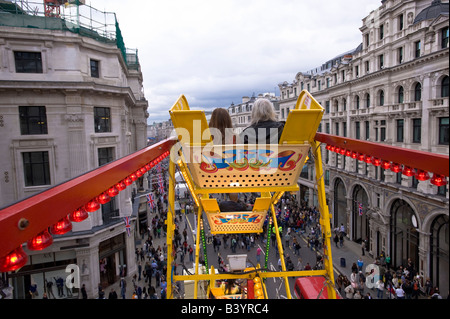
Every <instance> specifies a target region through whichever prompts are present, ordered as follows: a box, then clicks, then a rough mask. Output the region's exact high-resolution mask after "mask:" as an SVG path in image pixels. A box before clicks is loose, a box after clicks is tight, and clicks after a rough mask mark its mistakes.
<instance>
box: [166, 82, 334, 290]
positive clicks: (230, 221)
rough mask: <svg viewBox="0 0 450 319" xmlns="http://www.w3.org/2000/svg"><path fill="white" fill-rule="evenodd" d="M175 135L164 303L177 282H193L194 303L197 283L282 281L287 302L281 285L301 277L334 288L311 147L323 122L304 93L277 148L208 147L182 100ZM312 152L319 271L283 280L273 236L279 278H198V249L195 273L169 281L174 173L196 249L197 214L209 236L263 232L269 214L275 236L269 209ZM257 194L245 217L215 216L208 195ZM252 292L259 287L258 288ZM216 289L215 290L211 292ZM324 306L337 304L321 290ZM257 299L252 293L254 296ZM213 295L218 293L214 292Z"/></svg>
mask: <svg viewBox="0 0 450 319" xmlns="http://www.w3.org/2000/svg"><path fill="white" fill-rule="evenodd" d="M169 113H170V116H171V119H172V123H173V125H174V128H175V130H176V134H177V139H178V142H177V143H176V144H175V146H174V147H173V148H172V151H171V161H170V164H169V175H170V176H171V178H170V179H169V198H168V199H169V212H168V216H167V247H168V267H167V268H168V276H167V279H168V283H167V290H168V291H167V296H171V293H170V290H171V284H172V282H173V281H178V280H194V281H195V282H196V285H195V286H194V287H195V289H196V290H195V293H194V296H195V297H197V282H198V281H200V280H210V281H213V280H216V279H221V278H224V279H226V278H230V279H236V278H241V279H247V280H248V279H251V280H253V279H254V278H255V276H256V275H257V277H258V278H269V277H282V278H284V279H285V287H286V293H287V297H288V298H291V294H290V289H289V284H288V280H287V277H289V276H306V275H309V276H310V275H325V276H327V277H328V279H329V282H334V277H333V266H332V259H331V248H330V237H331V229H330V214H329V211H328V207H327V205H326V201H325V185H324V182H323V169H322V160H321V154H320V147H319V145H320V143H318V142H316V141H315V140H314V137H315V134H316V132H317V128H318V126H319V124H320V121H321V119H322V116H323V113H324V109H323V107H322V106H321V105H320V104H319V103H318V102H317V101H316V100H315V99H314V98H313V97H312V96H311V95H310V94H309V92H307V91H306V90H303V91H302V92H301V93H300V95H299V97H298V99H297V103H296V107H295V108H294V109H292V110H290V112H289V114H288V117H287V120H286V123H285V126H284V129H283V133H282V135H281V137H280V141H279V144H267V145H266V144H263V145H261V144H233V145H214V144H213V143H212V137H211V133H210V131H209V127H208V123H207V121H206V117H205V114H204V112H203V111H199V110H190V108H189V105H188V102H187V100H186V98H185V97H184V96H183V95H181V96H180V97H179V99H178V100H177V101H176V102H175V104H174V105H173V107H172V108H171V109H170V111H169ZM310 151H311V152H312V154H313V156H314V158H315V166H316V167H315V168H316V183H317V187H318V195H319V196H318V197H319V210H320V218H321V220H320V223H321V225H322V230H323V233H324V239H325V241H324V247H325V249H324V255H325V258H324V268H325V269H324V270H317V271H313V273H311V272H310V271H309V272H308V271H294V272H287V271H286V268H285V266H284V265H285V263H284V257H283V247H282V244H281V238H280V234H279V233H278V232H276V238H277V246H278V249H279V252H280V258H281V259H282V271H281V272H270V273H269V272H263V271H259V272H257V274H253V275H249V274H245V273H244V274H241V275H236V274H215V273H214V272H212V271H211V273H209V270H208V269H207V270H206V274H200V273H199V270H198V264H199V252H200V246H201V245H196V254H195V256H196V261H195V265H196V269H195V274H194V275H190V276H175V275H173V273H172V271H171V268H172V267H171V265H172V262H173V255H172V252H173V250H172V249H173V247H172V240H173V230H174V225H173V218H174V212H173V208H172V207H174V205H173V204H174V189H173V188H174V184H173V181H174V178H173V176H174V173H175V165H178V166H179V168H180V170H181V172H182V174H183V177H184V179H185V181H186V183H187V185H188V188H189V190H190V192H191V195H192V196H193V198H194V201H195V203H196V205H197V207H198V211H197V216H196V217H197V227H198V229H197V232H196V236H197V238H196V243H200V242H201V241H200V234H201V232H202V231H203V226H202V225H203V220H202V213H203V212H205V213H206V216H207V220H208V223H209V226H210V229H211V233H212V234H213V235H214V234H224V233H227V234H238V233H258V232H261V231H262V226H263V222H264V220H265V218H266V215H267V213H268V211H270V212H271V216H270V217H271V220H272V221H273V223H274V226H275V228H276V229H278V225H277V221H276V215H275V209H274V205H275V204H276V203H277V202H278V200H279V199H280V198H281V196H282V195H283V194H284V192H296V191H298V190H299V187H298V185H297V180H298V178H299V175H300V173H301V170H302V168H303V166H304V164H305V162H306V160H307V158H308V153H309V152H310ZM240 192H256V193H260V194H261V197H260V198H257V199H256V201H255V204H254V206H253V210H252V211H250V212H249V211H245V212H222V211H220V209H219V205H218V203H217V200H216V199H215V198H211V196H210V195H211V194H217V193H240ZM203 245H205V244H204V243H203ZM258 287H259V286H258ZM213 288H216V287H213ZM328 289H329V290H328V292H329V294H328V295H329V296H330V298H333V299H334V298H336V294H335V291H334V289H332V287H328ZM258 291H259V290H258ZM216 292H217V290H216Z"/></svg>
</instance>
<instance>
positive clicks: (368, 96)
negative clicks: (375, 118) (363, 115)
mask: <svg viewBox="0 0 450 319" xmlns="http://www.w3.org/2000/svg"><path fill="white" fill-rule="evenodd" d="M366 107H370V94H369V93H367V94H366Z"/></svg>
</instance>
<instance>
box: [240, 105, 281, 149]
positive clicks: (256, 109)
mask: <svg viewBox="0 0 450 319" xmlns="http://www.w3.org/2000/svg"><path fill="white" fill-rule="evenodd" d="M283 128H284V122H279V121H278V119H277V115H276V114H275V110H274V107H273V104H272V102H271V101H270V100H268V99H265V98H261V99H258V100H256V102H255V103H254V104H253V108H252V120H251V122H250V126H249V127H247V128H246V129H245V130H244V131H242V133H241V134H240V135H239V137H240V140H241V142H242V143H244V144H257V143H264V144H278V141H279V139H280V136H281V133H282V131H283Z"/></svg>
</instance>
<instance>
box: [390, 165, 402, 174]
mask: <svg viewBox="0 0 450 319" xmlns="http://www.w3.org/2000/svg"><path fill="white" fill-rule="evenodd" d="M391 171H393V172H394V173H399V172H401V171H402V165H400V164H398V163H392V165H391Z"/></svg>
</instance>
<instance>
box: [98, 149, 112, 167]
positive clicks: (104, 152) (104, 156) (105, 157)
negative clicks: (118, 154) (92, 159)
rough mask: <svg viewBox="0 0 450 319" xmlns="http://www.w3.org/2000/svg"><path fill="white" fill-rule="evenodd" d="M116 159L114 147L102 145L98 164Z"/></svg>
mask: <svg viewBox="0 0 450 319" xmlns="http://www.w3.org/2000/svg"><path fill="white" fill-rule="evenodd" d="M113 160H114V147H102V148H99V149H98V166H102V165H105V164H107V163H109V162H112V161H113Z"/></svg>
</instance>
